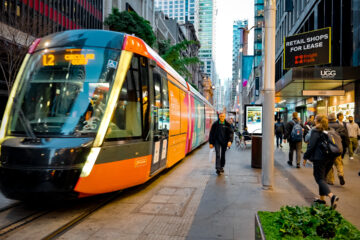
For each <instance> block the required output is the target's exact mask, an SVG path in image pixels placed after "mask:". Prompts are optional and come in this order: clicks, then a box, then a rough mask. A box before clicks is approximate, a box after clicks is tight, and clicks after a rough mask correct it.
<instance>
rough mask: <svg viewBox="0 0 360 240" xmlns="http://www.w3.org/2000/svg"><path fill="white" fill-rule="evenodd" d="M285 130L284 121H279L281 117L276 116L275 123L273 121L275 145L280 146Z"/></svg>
mask: <svg viewBox="0 0 360 240" xmlns="http://www.w3.org/2000/svg"><path fill="white" fill-rule="evenodd" d="M284 131H285V126H284V123H283V122H282V121H281V118H278V120H277V123H275V136H276V147H277V148H279V146H280V147H282V140H283V135H284Z"/></svg>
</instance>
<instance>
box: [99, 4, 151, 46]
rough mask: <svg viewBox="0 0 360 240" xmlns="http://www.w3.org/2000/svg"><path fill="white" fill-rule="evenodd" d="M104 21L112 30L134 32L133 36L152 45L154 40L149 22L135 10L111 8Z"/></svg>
mask: <svg viewBox="0 0 360 240" xmlns="http://www.w3.org/2000/svg"><path fill="white" fill-rule="evenodd" d="M104 23H105V25H107V26H109V29H110V30H112V31H118V32H125V33H128V34H135V36H137V37H139V38H141V39H143V40H144V41H145V42H146V43H147V44H148V45H149V46H153V44H154V42H155V40H156V37H155V34H154V31H153V30H152V28H151V25H150V22H149V21H147V20H145V19H144V18H142V17H141V16H139V15H138V14H137V13H136V12H128V11H123V12H119V9H117V8H113V9H112V12H111V14H110V15H109V16H108V17H107V18H106V19H105V22H104Z"/></svg>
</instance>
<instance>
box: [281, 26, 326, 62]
mask: <svg viewBox="0 0 360 240" xmlns="http://www.w3.org/2000/svg"><path fill="white" fill-rule="evenodd" d="M283 60H284V69H288V68H293V67H302V66H313V65H320V64H329V63H331V28H330V27H328V28H322V29H319V30H314V31H310V32H305V33H300V34H296V35H293V36H289V37H286V38H285V42H284V57H283Z"/></svg>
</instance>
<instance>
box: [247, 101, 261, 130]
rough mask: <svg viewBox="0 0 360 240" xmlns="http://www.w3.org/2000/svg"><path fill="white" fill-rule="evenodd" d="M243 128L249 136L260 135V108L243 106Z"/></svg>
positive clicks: (257, 106)
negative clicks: (245, 128)
mask: <svg viewBox="0 0 360 240" xmlns="http://www.w3.org/2000/svg"><path fill="white" fill-rule="evenodd" d="M245 127H247V130H248V132H249V133H250V134H262V106H259V105H253V106H251V105H245Z"/></svg>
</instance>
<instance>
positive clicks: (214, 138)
mask: <svg viewBox="0 0 360 240" xmlns="http://www.w3.org/2000/svg"><path fill="white" fill-rule="evenodd" d="M225 117H226V114H225V113H220V114H219V120H218V121H216V122H214V123H213V125H212V126H211V130H210V137H209V144H210V148H213V147H214V146H215V151H216V165H215V168H216V173H217V174H218V175H220V173H223V172H224V166H225V151H226V149H227V147H230V146H231V143H232V140H233V136H234V132H233V130H232V128H231V126H230V124H229V123H228V122H227V121H225Z"/></svg>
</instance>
